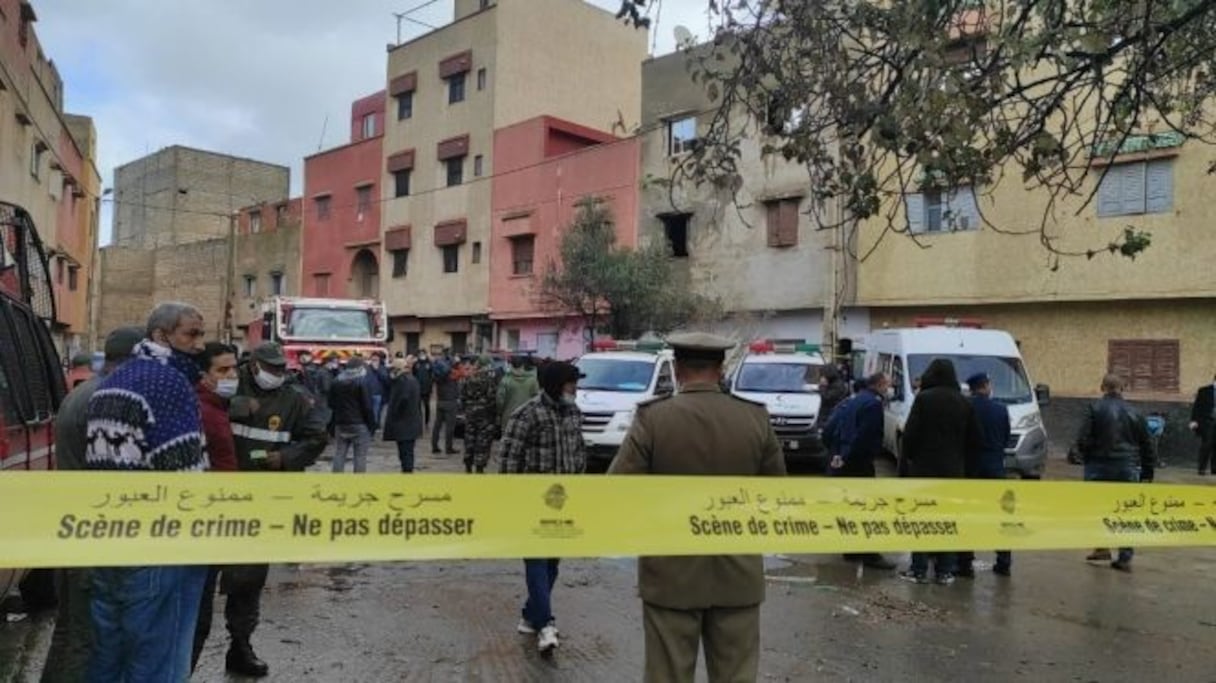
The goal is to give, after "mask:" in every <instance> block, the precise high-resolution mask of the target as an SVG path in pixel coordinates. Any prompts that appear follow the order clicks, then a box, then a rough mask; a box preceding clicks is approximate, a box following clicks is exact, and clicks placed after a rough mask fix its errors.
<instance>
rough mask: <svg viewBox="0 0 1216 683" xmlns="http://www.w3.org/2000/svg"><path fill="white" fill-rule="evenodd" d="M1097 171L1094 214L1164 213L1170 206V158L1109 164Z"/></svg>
mask: <svg viewBox="0 0 1216 683" xmlns="http://www.w3.org/2000/svg"><path fill="white" fill-rule="evenodd" d="M1098 173H1100V175H1099V176H1098V209H1097V210H1098V217H1099V218H1107V217H1109V216H1134V215H1138V214H1146V213H1168V212H1170V211H1172V210H1173V208H1174V160H1173V159H1152V160H1149V161H1134V162H1130V163H1123V164H1113V165H1111V166H1108V167H1106V169H1104V170H1099V171H1098Z"/></svg>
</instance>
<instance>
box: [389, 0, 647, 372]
mask: <svg viewBox="0 0 1216 683" xmlns="http://www.w3.org/2000/svg"><path fill="white" fill-rule="evenodd" d="M645 54H646V32H645V31H639V30H636V29H634V28H631V27H628V26H625V25H624V24H623V23H622V22H620V21H618V20H617V19H616V18H615V17H614V16H613V14H612V13H610V12H605V11H603V10H601V9H598V8H596V7H594V6H592V5H590V4H588V3H586V2H584V1H583V0H499V1H498V2H477V1H475V0H460V1H458V2H457V3H456V16H455V21H454V22H453V23H451V24H449V25H447V26H444V27H442V28H440V29H438V30H436V31H433V32H431V33H428V34H426V35H424V36H422V37H420V38H418V39H416V40H413V41H411V42H408V43H404V44H402V45H399V46H396V47H394V48H392V49H391V50H390V52H389V58H388V93H387V95H388V98H387V105H388V106H387V111H388V116H387V120H388V121H387V125H386V128H385V136H384V155H385V159H384V166H383V168H384V170H383V171H382V178H383V181H382V183H381V185H382V186H383V187H384V195H383V196H384V200H385V203H384V213H383V224H384V228H383V232H384V249H385V251H386V252H388V254H389V256H387V257H386V260H393V261H394V266H397V267H395V268H392V269H390V268H384V269H382V271H381V293H382V296H383V298H384V299H385V301H386V303H387V305H388V307H389V311H390V315H391V316H392V318H393V325H394V328H395V329H396V331H397V333H398V335H399V336H402V337H403V338H405V339H407V340H409V341H408V342H407V344H409V343H413V344H418V345H422V346H450V347H452V348H454V349H458V350H465V349H476V348H482V349H484V348H489V347H490V346H492V345H493V344H492V341H493V337H494V328H493V323H492V321H491V320H490V317H489V315H488V313H489V310H488V309H489V300H488V297H489V289H490V268H489V265H490V258H491V255H490V253H489V252H490V251H491V250H492V244H491V213H492V190H491V184H490V182H488V181H489V179H490V178H491V177H492V176H494V175H496V174H497V173H498V172H499V169H500V167H501V162H502V160H500V159H497V158H496V157H495V139H494V133H495V131H496V130H498V129H501V128H505V127H507V126H510V125H512V124H515V123H519V122H521V121H524V120H527V119H531V118H535V117H537V116H544V115H549V116H553V117H555V118H560V119H563V120H566V121H569V122H572V123H575V124H579V125H582V126H587V127H590V128H592V129H595V130H598V131H601V132H606V133H614V132H615V133H619V134H624V133H626V132H627V131H629V130H631V128H632V127H633V126H635V125H636V123H637V121H638V120H639V112H640V106H641V105H640V101H641V87H640V80H639V74H638V65H639V64H640V63H641V61H642V59H643V58H644V57H645ZM393 272H397V273H402V272H404V273H405V274H404V275H398V276H397V277H393V275H392V273H393Z"/></svg>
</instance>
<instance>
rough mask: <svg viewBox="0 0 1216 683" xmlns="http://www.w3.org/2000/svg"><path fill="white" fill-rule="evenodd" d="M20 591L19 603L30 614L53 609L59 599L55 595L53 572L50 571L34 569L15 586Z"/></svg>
mask: <svg viewBox="0 0 1216 683" xmlns="http://www.w3.org/2000/svg"><path fill="white" fill-rule="evenodd" d="M17 588H18V590H20V591H21V602H23V603H25V609H26V610H28V611H30V612H41V611H43V610H51V609H55V607H56V606H58V605H59V599H58V598H57V597H56V595H55V572H54V570H52V569H35V570H33V571H32V572H30V573H29V574H27V575H26V577H25V578H24V579H22V580H21V583H20V584H18V585H17Z"/></svg>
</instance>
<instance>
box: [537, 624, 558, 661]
mask: <svg viewBox="0 0 1216 683" xmlns="http://www.w3.org/2000/svg"><path fill="white" fill-rule="evenodd" d="M560 644H561V643H559V642H558V640H557V627H556V626H553V625H552V624H550V625H549V626H546V627H544V628H542V629H541V630H540V635H539V636H537V638H536V649H537V650H540V651H541V653H542V654H544V653H548V652H552V651H554V650H556V649H557V646H558V645H560Z"/></svg>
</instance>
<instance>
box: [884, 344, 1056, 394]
mask: <svg viewBox="0 0 1216 683" xmlns="http://www.w3.org/2000/svg"><path fill="white" fill-rule="evenodd" d="M937 358H944V359H946V360H948V361H950V362H951V363H954V371H955V373H957V374H958V381H959V382H960V383H961V382H966V381H967V378H968V377H971V376H972V375H975V374H978V373H981V372H983V373H987V375H988V377H989V378H990V379H991V380H992V398H993V400H995V401H999V402H1001V403H1005V404H1010V405H1012V404H1016V403H1030V402H1031V401H1033V400H1034V395H1033V394H1032V392H1031V391H1030V381H1029V380H1028V379H1026V369H1025V368H1024V367H1022V361H1021V359H1018V358H1005V357H1001V356H962V355H945V354H924V355H911V356H908V372H909V373H910V375H911V377H912V381H913V385H912V386H914V387H916V386H918V385H919V379H920V376H921V375H922V374H924V372H925V369H926V368H928V367H929V363H932V362H933V361H934V360H935V359H937Z"/></svg>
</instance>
